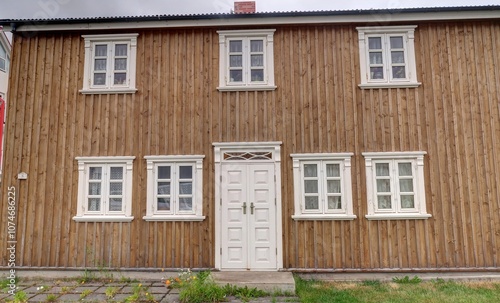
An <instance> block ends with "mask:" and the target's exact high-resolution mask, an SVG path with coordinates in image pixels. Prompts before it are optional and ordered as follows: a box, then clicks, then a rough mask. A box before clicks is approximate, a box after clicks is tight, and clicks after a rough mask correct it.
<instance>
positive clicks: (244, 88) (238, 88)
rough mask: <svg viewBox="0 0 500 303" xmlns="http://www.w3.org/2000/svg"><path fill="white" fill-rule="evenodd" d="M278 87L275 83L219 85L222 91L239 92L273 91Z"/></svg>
mask: <svg viewBox="0 0 500 303" xmlns="http://www.w3.org/2000/svg"><path fill="white" fill-rule="evenodd" d="M276 88H277V87H276V86H274V85H249V86H236V85H235V86H219V87H217V90H218V91H220V92H239V91H250V92H251V91H272V90H275V89H276Z"/></svg>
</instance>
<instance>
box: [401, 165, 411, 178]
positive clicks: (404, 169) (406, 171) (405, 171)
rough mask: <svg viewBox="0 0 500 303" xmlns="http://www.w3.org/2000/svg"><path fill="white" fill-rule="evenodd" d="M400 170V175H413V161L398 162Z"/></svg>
mask: <svg viewBox="0 0 500 303" xmlns="http://www.w3.org/2000/svg"><path fill="white" fill-rule="evenodd" d="M398 171H399V175H400V176H402V177H403V176H409V177H411V176H412V171H411V163H410V162H408V163H398Z"/></svg>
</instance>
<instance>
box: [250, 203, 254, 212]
mask: <svg viewBox="0 0 500 303" xmlns="http://www.w3.org/2000/svg"><path fill="white" fill-rule="evenodd" d="M254 207H255V206H253V202H252V203H250V214H252V215H253V209H254Z"/></svg>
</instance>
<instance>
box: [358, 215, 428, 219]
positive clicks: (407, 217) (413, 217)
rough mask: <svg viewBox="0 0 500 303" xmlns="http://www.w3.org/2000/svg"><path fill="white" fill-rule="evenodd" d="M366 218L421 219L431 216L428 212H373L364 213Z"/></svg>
mask: <svg viewBox="0 0 500 303" xmlns="http://www.w3.org/2000/svg"><path fill="white" fill-rule="evenodd" d="M365 217H366V219H368V220H423V219H429V218H431V217H432V215H430V214H375V215H366V216H365Z"/></svg>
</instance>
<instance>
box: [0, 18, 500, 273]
mask: <svg viewBox="0 0 500 303" xmlns="http://www.w3.org/2000/svg"><path fill="white" fill-rule="evenodd" d="M411 24H417V25H418V28H417V30H416V32H415V43H416V51H415V52H416V61H417V72H418V80H419V81H421V82H422V85H421V86H420V87H419V88H416V89H414V88H409V89H369V90H361V89H359V88H358V86H357V85H358V84H359V79H360V76H359V52H358V42H357V31H356V30H355V27H356V26H357V25H325V26H301V27H286V26H279V27H267V28H276V33H275V39H274V41H275V54H274V58H275V70H276V73H275V75H276V84H277V86H278V88H277V89H276V90H275V91H273V92H223V93H221V92H218V91H217V90H216V86H217V85H218V67H219V58H218V52H219V49H218V35H217V33H216V30H217V29H216V28H207V29H177V30H151V31H148V30H141V31H138V32H139V37H138V48H137V49H138V56H137V87H138V89H139V91H138V92H137V93H136V94H132V95H121V94H110V95H81V94H80V93H79V92H78V89H80V88H81V86H82V81H83V80H82V76H83V57H84V49H83V42H82V38H81V36H80V35H81V34H82V33H78V34H71V33H66V34H64V35H63V36H59V35H56V34H50V33H49V34H43V33H42V34H37V35H33V36H31V37H23V36H20V35H16V36H15V39H14V47H13V56H12V64H11V73H12V78H11V82H10V88H9V91H10V96H9V100H11V102H10V107H9V109H8V121H7V126H6V128H7V134H6V151H5V167H4V179H3V182H2V183H3V184H2V193H3V195H2V203H1V205H0V207H1V214H2V216H1V218H0V225H1V226H2V229H3V228H4V226H6V214H5V210H6V209H7V207H6V192H7V187H8V186H12V185H13V186H16V188H17V191H18V196H17V199H18V203H19V209H18V215H17V220H18V222H17V224H18V226H17V233H18V236H17V240H18V241H19V242H18V246H17V263H16V265H18V266H26V267H27V266H33V267H65V268H73V267H114V268H180V267H191V268H210V267H213V266H214V253H215V251H214V183H215V182H214V162H213V147H212V143H213V142H229V141H283V145H282V159H283V162H282V171H281V173H282V205H283V222H284V226H283V240H284V247H283V255H284V260H283V261H284V262H283V263H284V267H285V268H293V269H305V268H309V269H335V270H358V269H361V270H368V271H369V270H380V269H388V268H391V269H408V268H421V269H445V270H446V269H453V268H460V269H463V268H470V269H477V268H497V269H498V266H499V263H500V255H499V252H498V250H499V249H500V187H499V186H498V184H500V106H499V99H500V62H499V60H500V58H499V54H500V24H499V23H498V22H492V23H489V22H481V23H479V22H478V23H474V22H466V23H462V22H460V23H430V24H426V23H422V24H418V23H411ZM416 150H422V151H427V155H426V157H425V181H426V199H427V210H428V212H429V213H430V214H432V218H431V219H428V220H397V221H368V220H366V219H365V218H364V215H365V214H367V206H366V187H365V181H366V180H365V173H364V159H363V157H362V156H361V153H362V152H368V151H371V152H374V151H416ZM308 152H354V154H355V155H354V158H353V167H352V169H353V170H352V171H353V176H352V187H353V200H354V201H353V204H354V213H355V214H356V215H357V216H358V218H357V219H355V220H353V221H333V222H331V221H293V220H292V219H291V215H292V214H293V205H294V204H293V180H292V163H291V159H290V157H289V155H290V154H291V153H308ZM156 154H169V155H170V154H204V155H205V159H204V163H203V169H204V171H203V173H204V177H203V181H204V184H203V195H204V202H203V212H204V215H206V216H207V218H206V219H205V220H204V221H203V222H146V221H143V220H142V216H143V215H145V212H146V166H145V160H144V159H143V157H144V156H145V155H156ZM114 155H120V156H136V160H135V161H134V167H133V170H134V171H133V211H132V213H133V215H134V216H135V219H134V220H133V221H132V222H131V223H76V222H74V221H73V220H72V217H73V216H74V215H75V214H76V204H77V203H76V199H77V182H78V180H77V165H76V164H77V163H76V161H75V157H76V156H114ZM21 171H25V172H27V173H28V176H29V177H28V180H26V181H18V180H17V179H16V176H17V173H19V172H21ZM6 235H7V234H6V233H5V232H2V233H0V243H2V244H1V245H4V243H6ZM6 265H7V254H6V252H5V250H2V258H1V259H0V266H6Z"/></svg>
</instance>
